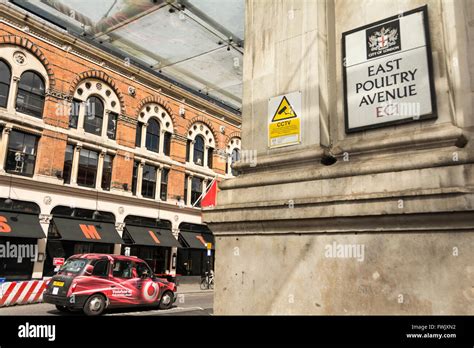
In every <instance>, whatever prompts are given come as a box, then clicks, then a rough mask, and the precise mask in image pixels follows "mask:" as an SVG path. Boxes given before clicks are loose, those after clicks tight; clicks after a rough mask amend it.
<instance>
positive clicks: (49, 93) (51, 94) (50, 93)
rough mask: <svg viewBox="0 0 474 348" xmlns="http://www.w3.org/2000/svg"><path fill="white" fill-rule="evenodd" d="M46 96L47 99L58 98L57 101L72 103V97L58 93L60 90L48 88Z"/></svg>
mask: <svg viewBox="0 0 474 348" xmlns="http://www.w3.org/2000/svg"><path fill="white" fill-rule="evenodd" d="M46 96H47V97H53V98H56V99H61V100H66V101H69V102H70V101H72V96H71V95H69V94H66V93H63V92H61V91H58V90H56V89H53V88H48V89H47V90H46Z"/></svg>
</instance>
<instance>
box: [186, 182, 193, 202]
mask: <svg viewBox="0 0 474 348" xmlns="http://www.w3.org/2000/svg"><path fill="white" fill-rule="evenodd" d="M192 179H193V177H192V175H188V182H187V185H188V189H187V191H186V204H187V205H191V182H192Z"/></svg>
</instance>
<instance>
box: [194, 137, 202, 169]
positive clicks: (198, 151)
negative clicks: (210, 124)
mask: <svg viewBox="0 0 474 348" xmlns="http://www.w3.org/2000/svg"><path fill="white" fill-rule="evenodd" d="M193 161H194V163H196V164H197V165H200V166H203V165H204V138H203V137H202V136H200V135H198V136H196V139H194V153H193Z"/></svg>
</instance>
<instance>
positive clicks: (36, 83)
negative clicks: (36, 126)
mask: <svg viewBox="0 0 474 348" xmlns="http://www.w3.org/2000/svg"><path fill="white" fill-rule="evenodd" d="M44 92H45V90H44V81H43V78H42V77H41V76H40V75H39V74H37V73H35V72H34V71H26V72H24V73H23V74H22V75H21V78H20V82H19V83H18V94H17V96H16V109H17V110H18V111H20V112H23V113H25V114H28V115H31V116H35V117H39V118H42V117H43V106H44Z"/></svg>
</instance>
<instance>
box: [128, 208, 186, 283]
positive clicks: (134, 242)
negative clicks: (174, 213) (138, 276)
mask: <svg viewBox="0 0 474 348" xmlns="http://www.w3.org/2000/svg"><path fill="white" fill-rule="evenodd" d="M123 240H124V243H125V244H124V245H122V254H123V255H130V256H136V257H138V258H140V259H142V260H145V261H146V262H147V263H148V265H149V266H150V267H151V268H152V270H153V272H154V273H155V274H159V275H163V274H169V273H170V272H171V270H172V268H173V266H172V265H171V262H172V257H171V255H172V252H173V248H178V247H180V244H179V243H178V241H177V240H176V238H175V237H174V236H173V233H172V232H171V222H169V221H166V220H154V219H150V218H145V217H140V216H127V217H126V218H125V228H124V233H123Z"/></svg>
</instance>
